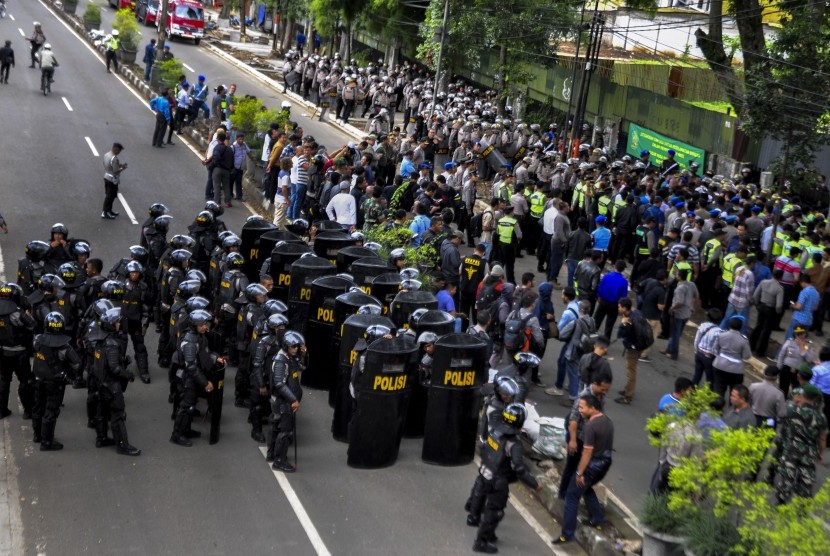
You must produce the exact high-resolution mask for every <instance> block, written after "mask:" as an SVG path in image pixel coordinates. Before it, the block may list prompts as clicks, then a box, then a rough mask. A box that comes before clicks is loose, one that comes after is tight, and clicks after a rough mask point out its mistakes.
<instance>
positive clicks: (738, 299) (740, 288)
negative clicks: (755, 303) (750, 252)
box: [728, 266, 755, 309]
mask: <svg viewBox="0 0 830 556" xmlns="http://www.w3.org/2000/svg"><path fill="white" fill-rule="evenodd" d="M739 268H742V269H743V270H740V271H738V276H737V278H735V283H734V284H732V293H730V294H729V298H728V301H729V303H731V304H732V306H733V307H735V308H737V309H743V308H744V307H749V305H750V303H752V293H753V292H754V291H755V275H754V274H753V273H752V271H751V270H749V269H748V268H746V267H745V266H743V267H739Z"/></svg>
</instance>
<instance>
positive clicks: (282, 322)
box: [265, 300, 288, 332]
mask: <svg viewBox="0 0 830 556" xmlns="http://www.w3.org/2000/svg"><path fill="white" fill-rule="evenodd" d="M274 301H276V300H274ZM265 324H266V326H267V327H268V329H269V330H271V331H273V332H276V331H277V330H279V329H280V327H286V326H288V317H286V316H285V315H283V314H282V313H276V314H274V315H271V316H270V317H268V320H267V321H266V323H265Z"/></svg>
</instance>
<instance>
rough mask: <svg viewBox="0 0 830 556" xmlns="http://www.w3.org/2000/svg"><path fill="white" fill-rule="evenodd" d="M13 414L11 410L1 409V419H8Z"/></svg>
mask: <svg viewBox="0 0 830 556" xmlns="http://www.w3.org/2000/svg"><path fill="white" fill-rule="evenodd" d="M11 414H12V412H11V410H10V409H0V419H5V418H6V417H8V416H9V415H11Z"/></svg>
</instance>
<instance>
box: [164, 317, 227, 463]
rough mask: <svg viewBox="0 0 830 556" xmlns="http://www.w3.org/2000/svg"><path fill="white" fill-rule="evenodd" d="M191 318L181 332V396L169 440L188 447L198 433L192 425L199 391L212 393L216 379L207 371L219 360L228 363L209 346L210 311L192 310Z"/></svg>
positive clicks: (179, 361) (178, 372)
mask: <svg viewBox="0 0 830 556" xmlns="http://www.w3.org/2000/svg"><path fill="white" fill-rule="evenodd" d="M189 319H190V329H189V330H188V331H187V332H186V333H185V334H184V336H182V339H181V340H180V341H179V345H178V348H177V351H176V357H177V366H178V370H177V372H176V376H177V378H178V381H179V382H178V387H179V400H178V407H177V408H176V409H177V411H176V420H175V423H174V425H173V434H172V435H171V436H170V442H172V443H174V444H178V445H179V446H186V447H189V446H192V445H193V442H191V441H190V438H194V437H196V436H197V435H198V433H196V431H193V430H192V429H191V428H190V426H191V423H192V422H193V412H194V411H195V409H196V401H197V398H198V395H199V391H200V390H204V391H205V392H208V393H210V392H212V391H213V388H214V385H213V382H211V381H209V380H208V379H207V376H206V375H207V374H208V373H209V372H210V371H211V370H212V369H213V367H214V365H216V364H217V363H219V364H224V363H225V360H224V359H223V358H221V357H218V356H217V355H216V354H215V353H212V352H211V351H210V349H209V347H208V341H207V337H206V336H205V335H206V334H207V332H208V330H210V324H211V321H212V320H213V317H212V316H211V314H210V313H208V312H207V311H205V310H202V309H199V310H196V311H193V312H192V313H190V316H189Z"/></svg>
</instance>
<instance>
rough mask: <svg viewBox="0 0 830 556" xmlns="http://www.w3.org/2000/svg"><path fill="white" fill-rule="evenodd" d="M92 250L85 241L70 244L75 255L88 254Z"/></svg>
mask: <svg viewBox="0 0 830 556" xmlns="http://www.w3.org/2000/svg"><path fill="white" fill-rule="evenodd" d="M90 252H92V250H91V249H90V248H89V244H88V243H87V242H85V241H79V242H77V243H75V244H74V245H73V246H72V254H73V255H75V257H80V256H81V255H89V254H90Z"/></svg>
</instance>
